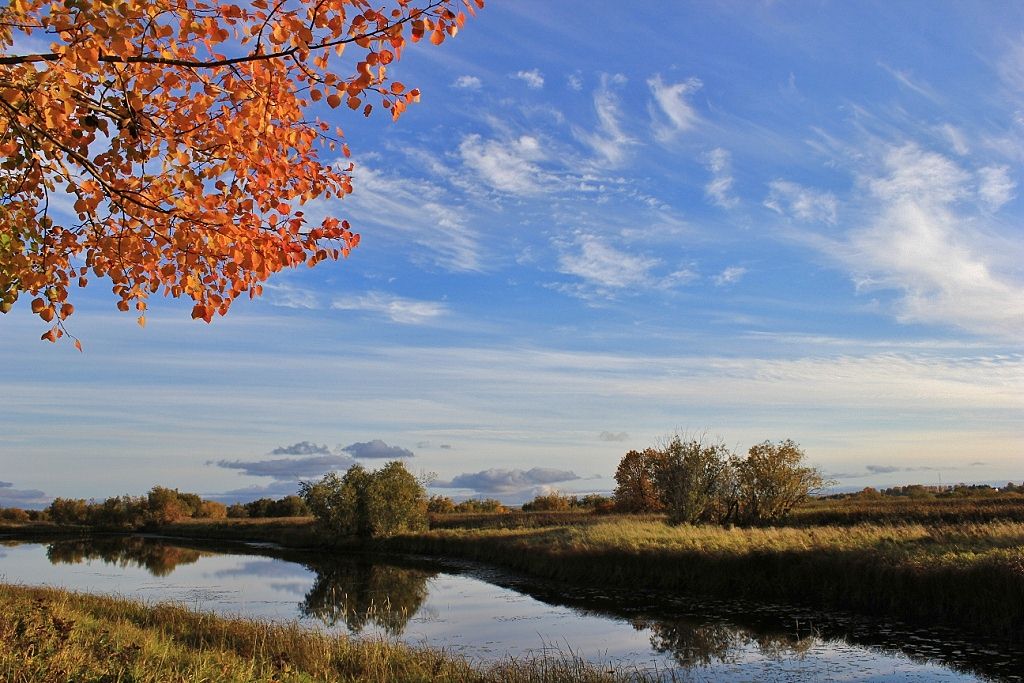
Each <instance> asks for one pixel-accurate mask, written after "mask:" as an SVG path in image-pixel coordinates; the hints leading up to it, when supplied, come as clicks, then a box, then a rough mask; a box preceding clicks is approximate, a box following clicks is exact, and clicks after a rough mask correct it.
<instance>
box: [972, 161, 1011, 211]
mask: <svg viewBox="0 0 1024 683" xmlns="http://www.w3.org/2000/svg"><path fill="white" fill-rule="evenodd" d="M1015 189H1017V183H1015V182H1014V181H1013V179H1012V178H1010V167H1009V166H986V167H985V168H982V169H979V170H978V195H979V196H980V197H981V200H982V201H983V202H985V204H986V205H987V206H988V208H989V210H991V211H996V210H998V209H999V208H1000V207H1001V206H1002V205H1003V204H1005V203H1006V202H1008V201H1010V200H1011V199H1013V198H1014V196H1015V195H1014V194H1013V191H1014V190H1015Z"/></svg>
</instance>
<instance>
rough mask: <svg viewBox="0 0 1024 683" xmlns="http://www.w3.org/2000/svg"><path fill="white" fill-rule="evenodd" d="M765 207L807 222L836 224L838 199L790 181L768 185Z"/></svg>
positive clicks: (777, 181)
mask: <svg viewBox="0 0 1024 683" xmlns="http://www.w3.org/2000/svg"><path fill="white" fill-rule="evenodd" d="M768 188H769V193H768V198H767V199H765V200H764V205H765V206H766V207H768V208H769V209H771V210H772V211H775V212H777V213H780V214H789V215H792V216H793V217H795V218H797V219H799V220H802V221H807V222H824V223H835V222H836V206H837V202H836V198H835V195H833V194H832V193H831V192H816V191H814V190H811V189H809V188H806V187H803V186H802V185H798V184H797V183H794V182H790V181H788V180H773V181H772V182H770V183H768Z"/></svg>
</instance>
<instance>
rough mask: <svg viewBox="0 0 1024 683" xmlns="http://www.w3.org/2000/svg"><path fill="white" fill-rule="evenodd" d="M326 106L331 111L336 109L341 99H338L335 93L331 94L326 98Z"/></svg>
mask: <svg viewBox="0 0 1024 683" xmlns="http://www.w3.org/2000/svg"><path fill="white" fill-rule="evenodd" d="M327 104H328V105H329V106H330V108H331V109H336V108H337V107H338V105H339V104H341V98H340V97H338V94H337V93H331V94H330V95H328V96H327Z"/></svg>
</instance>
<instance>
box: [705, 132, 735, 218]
mask: <svg viewBox="0 0 1024 683" xmlns="http://www.w3.org/2000/svg"><path fill="white" fill-rule="evenodd" d="M706 161H707V168H708V171H710V172H711V180H709V181H708V184H707V185H705V186H704V194H705V195H707V197H708V199H710V200H711V202H712V203H713V204H715V205H717V206H720V207H722V208H723V209H731V208H733V207H734V206H736V205H737V204H739V202H740V200H739V198H737V197H736V196H735V195H734V194H733V192H732V186H733V182H734V180H733V177H732V155H731V154H729V152H728V151H727V150H724V149H722V148H721V147H716V148H715V149H713V150H711V151H710V152H708V154H707V157H706Z"/></svg>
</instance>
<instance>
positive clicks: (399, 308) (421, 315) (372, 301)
mask: <svg viewBox="0 0 1024 683" xmlns="http://www.w3.org/2000/svg"><path fill="white" fill-rule="evenodd" d="M331 308H333V309H337V310H343V311H370V312H372V313H380V314H383V315H385V316H387V317H388V318H390V319H391V320H392V321H394V322H396V323H402V324H405V325H422V324H425V323H428V322H431V321H432V320H434V319H436V318H439V317H441V316H443V315H445V314H447V313H448V307H447V306H445V305H444V304H443V303H440V302H437V301H421V300H417V299H404V298H402V297H398V296H392V295H389V294H384V293H383V292H369V293H368V294H366V295H365V296H360V297H348V298H344V299H337V300H335V301H334V303H332V304H331Z"/></svg>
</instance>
